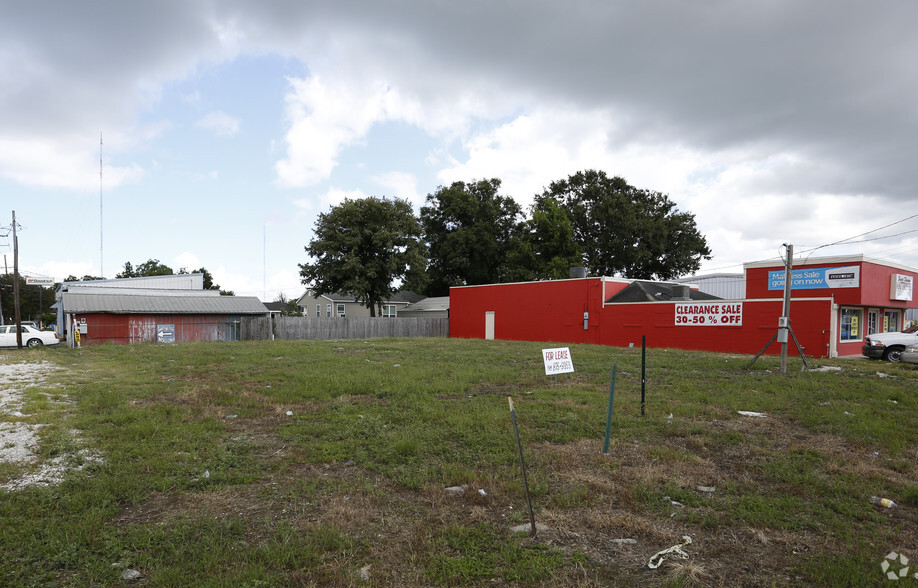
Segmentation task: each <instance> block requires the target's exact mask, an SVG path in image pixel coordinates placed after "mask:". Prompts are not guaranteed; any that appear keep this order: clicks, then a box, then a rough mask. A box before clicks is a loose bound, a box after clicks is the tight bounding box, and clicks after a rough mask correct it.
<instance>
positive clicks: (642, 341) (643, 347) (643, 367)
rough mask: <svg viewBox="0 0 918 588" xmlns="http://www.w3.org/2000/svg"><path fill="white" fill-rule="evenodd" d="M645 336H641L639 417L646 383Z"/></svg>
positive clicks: (642, 408) (642, 410)
mask: <svg viewBox="0 0 918 588" xmlns="http://www.w3.org/2000/svg"><path fill="white" fill-rule="evenodd" d="M646 369H647V335H641V416H644V383H645V382H646V381H647V378H646V377H645V374H646V373H647V372H646Z"/></svg>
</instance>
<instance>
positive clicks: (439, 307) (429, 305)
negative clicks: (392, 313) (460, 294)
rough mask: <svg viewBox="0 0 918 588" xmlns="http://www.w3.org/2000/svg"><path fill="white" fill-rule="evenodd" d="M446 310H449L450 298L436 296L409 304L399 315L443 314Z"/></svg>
mask: <svg viewBox="0 0 918 588" xmlns="http://www.w3.org/2000/svg"><path fill="white" fill-rule="evenodd" d="M445 310H449V296H434V297H431V298H425V299H423V300H419V301H418V302H414V303H412V304H409V305H408V306H406V307H405V308H404V309H402V310H400V311H399V314H401V313H403V312H443V311H445Z"/></svg>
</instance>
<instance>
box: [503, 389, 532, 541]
mask: <svg viewBox="0 0 918 588" xmlns="http://www.w3.org/2000/svg"><path fill="white" fill-rule="evenodd" d="M507 401H508V402H509V403H510V417H511V418H512V419H513V434H514V435H516V450H517V452H518V453H519V455H520V470H522V471H523V488H524V489H525V490H526V506H527V507H529V522H530V523H531V524H532V536H533V537H535V535H536V523H535V515H533V514H532V500H531V499H530V498H529V482H528V481H526V464H525V463H524V462H523V446H522V444H521V443H520V430H519V429H518V428H517V426H516V411H515V410H513V398H511V397H510V396H507Z"/></svg>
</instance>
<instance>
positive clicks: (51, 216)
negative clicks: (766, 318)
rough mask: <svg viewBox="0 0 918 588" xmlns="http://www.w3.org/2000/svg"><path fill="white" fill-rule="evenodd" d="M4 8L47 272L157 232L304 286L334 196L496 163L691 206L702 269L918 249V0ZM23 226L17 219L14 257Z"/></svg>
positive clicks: (270, 286) (147, 255)
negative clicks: (599, 173) (656, 194)
mask: <svg viewBox="0 0 918 588" xmlns="http://www.w3.org/2000/svg"><path fill="white" fill-rule="evenodd" d="M0 10H2V14H3V18H0V205H2V206H0V226H7V227H8V225H9V224H10V223H11V212H12V211H13V210H15V211H16V216H17V221H18V222H19V225H20V229H19V247H20V267H21V270H22V271H23V273H24V274H26V275H35V276H51V277H54V278H56V279H58V280H60V279H62V278H65V277H66V276H67V275H70V274H73V275H77V276H81V275H84V274H91V275H102V274H104V275H105V276H106V277H114V274H116V273H117V272H118V271H120V270H121V269H122V267H123V265H124V263H125V262H126V261H130V262H131V263H133V264H135V265H136V264H138V263H141V262H143V261H146V260H148V259H151V258H154V259H159V260H160V261H161V262H163V263H165V264H167V265H169V266H171V267H173V268H175V269H178V268H181V267H186V268H188V269H194V268H197V267H200V266H204V267H206V268H207V269H208V270H210V271H211V273H213V274H214V276H215V278H216V281H217V282H218V283H220V284H221V285H222V286H223V287H224V288H229V289H233V290H235V291H236V293H237V294H245V295H254V296H258V297H260V298H263V299H267V300H273V299H274V298H275V297H276V296H277V294H278V293H279V292H284V293H285V294H287V295H288V296H297V295H299V294H300V293H301V292H302V290H303V286H302V285H301V284H300V281H299V275H298V267H297V264H298V263H301V262H304V261H306V257H305V252H304V250H303V248H304V246H305V245H306V243H307V242H308V240H309V239H310V237H311V235H312V227H313V226H314V223H315V218H316V215H317V214H318V213H319V212H324V211H327V210H328V208H329V207H330V206H331V205H333V204H336V203H338V202H340V201H341V200H343V199H344V198H345V197H361V196H389V197H395V196H397V197H400V198H406V199H408V200H410V201H411V202H412V203H414V204H415V206H416V207H417V208H418V209H419V207H420V205H421V204H422V203H423V200H424V198H425V196H426V195H427V194H429V193H431V192H434V191H435V190H436V189H437V187H438V186H440V185H445V184H448V183H450V182H452V181H455V180H466V181H469V180H475V179H481V178H491V177H498V178H501V179H502V180H503V194H504V195H507V196H512V197H514V198H516V199H517V200H518V201H519V202H520V203H521V204H522V205H524V206H526V205H528V204H529V203H530V202H531V200H532V197H533V195H535V194H537V193H539V192H541V191H542V189H543V187H545V186H546V185H548V183H550V182H551V181H553V180H557V179H562V178H565V177H567V176H568V175H570V174H573V173H575V172H576V171H578V170H583V169H589V168H592V169H601V170H604V171H605V172H606V173H608V174H609V175H618V176H622V177H624V178H625V179H626V180H628V182H629V183H631V184H633V185H635V186H638V187H641V188H647V189H652V190H657V191H660V192H664V193H666V194H668V195H669V197H670V199H672V200H673V201H674V202H676V203H677V205H678V207H679V208H680V209H681V210H683V211H688V212H691V213H693V214H694V215H695V219H696V222H697V225H698V227H699V229H700V230H701V232H702V233H703V234H705V235H706V236H707V239H708V243H709V245H710V247H711V249H712V251H713V259H712V260H711V261H709V262H707V263H706V264H705V265H704V267H703V268H702V270H703V272H712V271H728V272H738V271H742V265H741V264H742V263H743V262H744V261H755V260H761V259H768V258H773V257H777V256H778V255H779V254H780V251H781V244H782V243H793V244H794V246H795V250H796V252H797V255H798V256H801V255H807V254H808V253H807V251H808V250H810V249H812V248H815V247H819V246H822V245H828V244H831V243H835V242H837V241H840V240H849V241H847V242H846V243H844V244H838V245H831V246H829V247H823V248H821V249H819V250H817V251H814V252H812V253H809V254H810V255H813V256H822V255H841V254H852V253H863V254H865V255H869V256H871V257H876V258H880V259H885V260H888V261H892V262H898V263H903V264H907V265H910V266H918V191H916V186H918V35H915V34H914V27H915V24H914V23H915V22H918V4H913V3H907V2H893V1H888V2H886V1H881V2H865V1H861V2H850V1H845V0H831V1H828V0H827V1H811V2H794V1H790V0H787V1H781V0H751V1H744V2H725V1H719V0H700V1H698V2H685V1H683V0H642V1H641V2H633V1H629V2H625V1H621V0H566V1H564V2H561V1H558V0H555V1H552V2H546V1H541V0H525V1H523V0H505V1H493V0H492V1H481V0H464V1H461V2H458V1H452V2H445V1H440V0H430V1H424V2H422V1H418V0H401V1H399V0H393V1H370V0H364V1H354V0H336V1H335V2H307V1H304V0H283V1H282V0H275V1H264V2H261V1H259V2H255V1H248V2H245V1H241V0H237V1H232V0H221V1H220V2H213V1H211V0H207V1H205V0H157V1H156V2H144V3H140V2H123V1H121V0H111V1H95V2H93V1H82V2H73V1H69V0H67V1H65V0H60V1H57V2H49V1H31V2H22V1H8V0H0ZM100 137H101V141H102V145H101V149H100ZM100 156H101V171H102V173H101V181H100ZM883 227H885V228H883ZM4 232H5V231H0V235H2V234H3V233H4ZM852 238H853V239H852ZM11 251H12V247H11V240H10V239H9V237H6V238H4V237H0V253H4V254H5V255H6V259H7V263H8V265H9V267H10V269H12V254H11Z"/></svg>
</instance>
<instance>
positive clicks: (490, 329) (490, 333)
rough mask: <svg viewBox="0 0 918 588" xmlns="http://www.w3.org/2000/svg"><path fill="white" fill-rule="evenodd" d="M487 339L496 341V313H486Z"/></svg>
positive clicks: (490, 311)
mask: <svg viewBox="0 0 918 588" xmlns="http://www.w3.org/2000/svg"><path fill="white" fill-rule="evenodd" d="M485 339H487V340H488V341H493V340H494V311H493V310H489V311H487V312H485Z"/></svg>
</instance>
